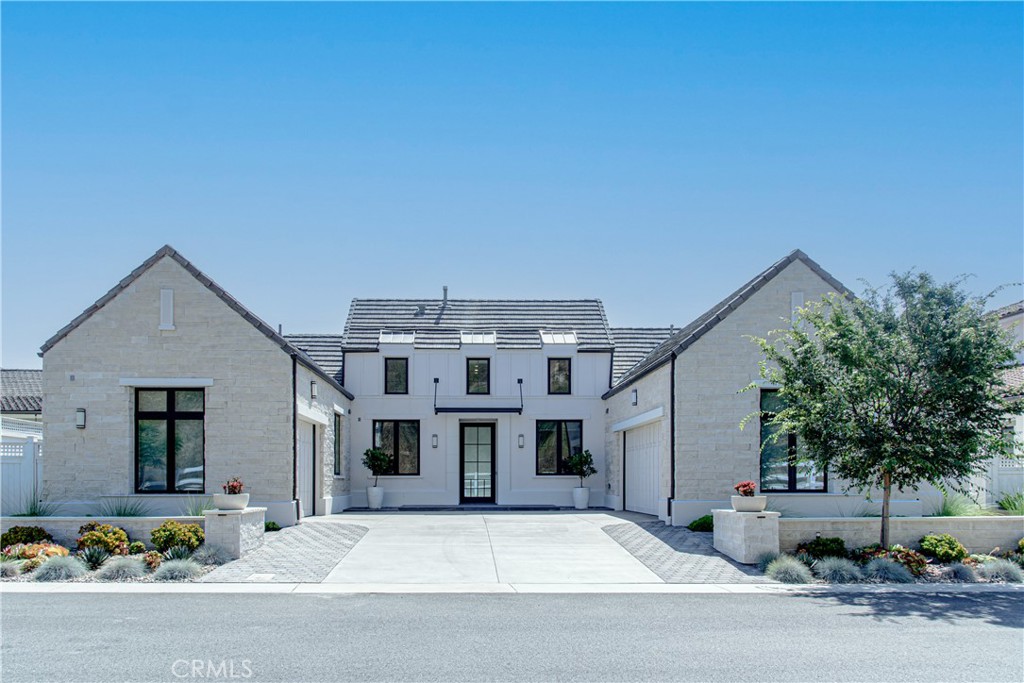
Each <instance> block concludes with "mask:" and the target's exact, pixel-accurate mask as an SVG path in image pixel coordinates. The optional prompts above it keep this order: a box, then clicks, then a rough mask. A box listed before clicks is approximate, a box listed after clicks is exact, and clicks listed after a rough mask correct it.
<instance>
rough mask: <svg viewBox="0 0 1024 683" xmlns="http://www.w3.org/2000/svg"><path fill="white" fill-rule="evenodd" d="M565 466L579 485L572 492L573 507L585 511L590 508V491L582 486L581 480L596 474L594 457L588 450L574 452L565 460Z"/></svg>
mask: <svg viewBox="0 0 1024 683" xmlns="http://www.w3.org/2000/svg"><path fill="white" fill-rule="evenodd" d="M565 465H566V469H567V470H568V471H569V474H572V475H573V476H574V477H579V479H580V485H579V486H578V487H576V488H575V489H573V491H572V501H573V505H575V507H576V509H577V510H586V509H587V508H588V507H590V489H588V488H587V487H585V486H584V485H583V480H584V479H586V478H587V477H590V476H593V475H595V474H597V468H596V467H594V456H593V455H591V454H590V451H589V450H585V451H581V452H576V453H573V454H572V455H570V456H569V457H568V458H566V460H565Z"/></svg>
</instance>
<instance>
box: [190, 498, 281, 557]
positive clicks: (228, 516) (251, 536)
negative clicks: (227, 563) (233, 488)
mask: <svg viewBox="0 0 1024 683" xmlns="http://www.w3.org/2000/svg"><path fill="white" fill-rule="evenodd" d="M266 512H267V508H245V509H244V510H207V511H206V512H204V513H203V514H204V515H205V517H206V522H205V524H204V525H203V526H204V531H205V533H206V543H207V545H211V546H218V547H220V548H221V549H223V550H224V552H225V554H227V556H228V557H230V558H231V559H233V560H237V559H238V558H240V557H243V556H245V555H246V554H248V553H250V552H252V551H253V550H255V549H256V548H259V547H260V546H261V545H263V532H264V527H263V521H264V515H265V514H266Z"/></svg>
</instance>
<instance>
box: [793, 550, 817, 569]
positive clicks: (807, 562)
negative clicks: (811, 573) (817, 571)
mask: <svg viewBox="0 0 1024 683" xmlns="http://www.w3.org/2000/svg"><path fill="white" fill-rule="evenodd" d="M794 557H795V558H796V559H797V561H799V562H801V563H802V564H803V565H804V566H805V567H807V568H808V569H810V568H811V567H813V566H814V563H815V562H816V561H817V560H815V559H814V558H813V557H811V555H810V553H797V554H796V555H794Z"/></svg>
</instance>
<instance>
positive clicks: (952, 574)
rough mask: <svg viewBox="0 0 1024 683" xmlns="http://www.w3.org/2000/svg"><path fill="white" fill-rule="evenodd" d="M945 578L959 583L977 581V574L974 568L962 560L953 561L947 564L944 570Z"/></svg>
mask: <svg viewBox="0 0 1024 683" xmlns="http://www.w3.org/2000/svg"><path fill="white" fill-rule="evenodd" d="M946 578H947V579H949V580H950V581H959V582H961V583H978V575H977V574H976V573H975V572H974V569H973V568H972V567H970V566H969V565H966V564H964V563H963V562H955V563H953V564H951V565H949V568H948V569H947V570H946Z"/></svg>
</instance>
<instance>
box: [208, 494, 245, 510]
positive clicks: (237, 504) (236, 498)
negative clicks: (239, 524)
mask: <svg viewBox="0 0 1024 683" xmlns="http://www.w3.org/2000/svg"><path fill="white" fill-rule="evenodd" d="M248 504H249V494H248V493H215V494H213V507H215V508H217V509H218V510H244V509H245V506H246V505H248Z"/></svg>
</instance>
